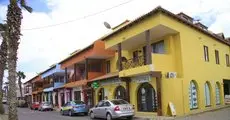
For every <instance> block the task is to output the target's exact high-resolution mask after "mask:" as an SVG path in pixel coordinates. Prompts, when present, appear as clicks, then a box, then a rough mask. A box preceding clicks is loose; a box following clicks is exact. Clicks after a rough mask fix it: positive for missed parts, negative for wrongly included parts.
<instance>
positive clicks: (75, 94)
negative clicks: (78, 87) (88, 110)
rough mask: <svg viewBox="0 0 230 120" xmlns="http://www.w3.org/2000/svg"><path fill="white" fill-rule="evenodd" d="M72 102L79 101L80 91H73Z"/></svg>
mask: <svg viewBox="0 0 230 120" xmlns="http://www.w3.org/2000/svg"><path fill="white" fill-rule="evenodd" d="M74 100H81V91H74Z"/></svg>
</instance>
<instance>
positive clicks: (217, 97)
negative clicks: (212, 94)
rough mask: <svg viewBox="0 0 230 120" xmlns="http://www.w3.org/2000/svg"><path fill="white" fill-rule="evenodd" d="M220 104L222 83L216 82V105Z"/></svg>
mask: <svg viewBox="0 0 230 120" xmlns="http://www.w3.org/2000/svg"><path fill="white" fill-rule="evenodd" d="M219 104H220V84H219V83H218V82H217V83H216V105H219Z"/></svg>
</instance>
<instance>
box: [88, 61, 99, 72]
mask: <svg viewBox="0 0 230 120" xmlns="http://www.w3.org/2000/svg"><path fill="white" fill-rule="evenodd" d="M101 66H102V64H101V62H97V63H92V64H90V65H89V71H90V72H101Z"/></svg>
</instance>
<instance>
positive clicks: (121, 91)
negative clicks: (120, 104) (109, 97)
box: [114, 86, 126, 100]
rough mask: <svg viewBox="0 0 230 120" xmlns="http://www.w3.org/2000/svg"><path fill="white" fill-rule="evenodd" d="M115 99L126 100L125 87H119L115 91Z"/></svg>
mask: <svg viewBox="0 0 230 120" xmlns="http://www.w3.org/2000/svg"><path fill="white" fill-rule="evenodd" d="M114 98H115V99H123V100H125V99H126V90H125V88H124V87H123V86H118V87H117V88H116V90H115V94H114Z"/></svg>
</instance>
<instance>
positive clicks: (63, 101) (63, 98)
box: [60, 93, 65, 106]
mask: <svg viewBox="0 0 230 120" xmlns="http://www.w3.org/2000/svg"><path fill="white" fill-rule="evenodd" d="M60 95H61V106H63V105H64V104H65V96H64V93H61V94H60Z"/></svg>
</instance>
